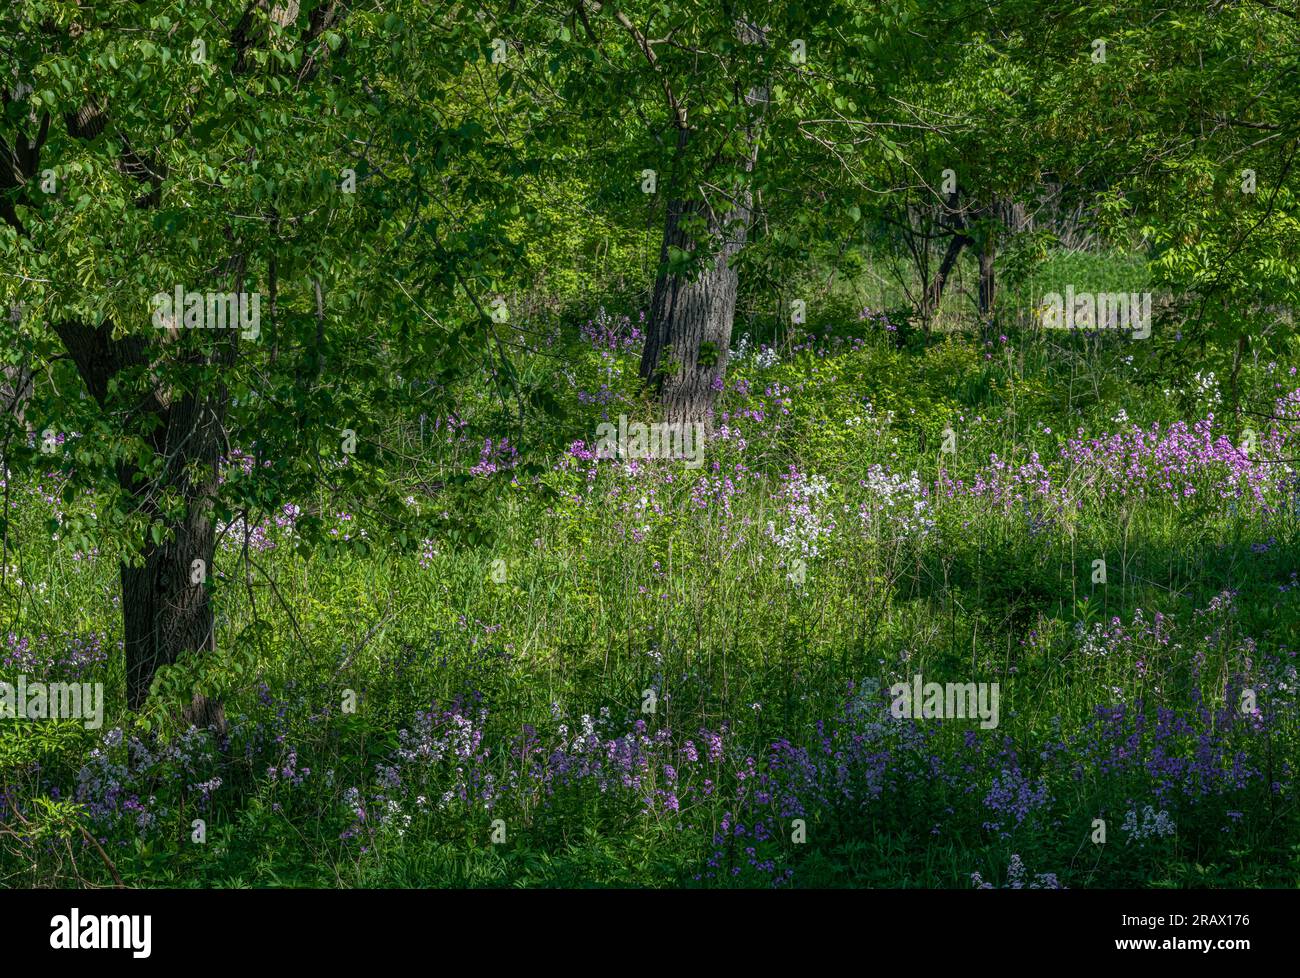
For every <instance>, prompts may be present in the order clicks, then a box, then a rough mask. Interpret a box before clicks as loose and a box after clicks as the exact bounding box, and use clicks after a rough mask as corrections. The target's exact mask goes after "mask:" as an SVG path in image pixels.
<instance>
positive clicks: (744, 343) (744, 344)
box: [727, 333, 781, 370]
mask: <svg viewBox="0 0 1300 978" xmlns="http://www.w3.org/2000/svg"><path fill="white" fill-rule="evenodd" d="M746 359H749V360H752V361H753V363H754V365H755V366H756V367H759V368H761V369H763V370H767V369H768V368H770V367H775V366H776V365H777V364H779V363H780V362H781V358H780V356H778V355H777V352H776V350H775V349H773V348H772V347H770V346H766V345H764V346H761V347H759V348H758V349H750V342H749V334H748V333H746V334H745V335H744V336H742V337H741V338H740V342H739V343H737V344H736V346H735V348H734V349H732V351H731V352H730V354H728V356H727V362H728V363H736V362H738V361H743V360H746Z"/></svg>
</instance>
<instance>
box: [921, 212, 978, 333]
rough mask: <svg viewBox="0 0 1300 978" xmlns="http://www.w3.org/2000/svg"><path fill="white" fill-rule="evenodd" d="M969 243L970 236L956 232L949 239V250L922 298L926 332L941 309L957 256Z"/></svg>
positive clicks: (922, 314)
mask: <svg viewBox="0 0 1300 978" xmlns="http://www.w3.org/2000/svg"><path fill="white" fill-rule="evenodd" d="M968 244H970V238H968V237H966V235H964V234H961V233H957V234H954V235H953V236H952V237H951V238H950V239H949V240H948V250H947V251H946V252H944V255H943V261H941V262H940V263H939V268H938V270H937V271H936V272H935V273H934V278H933V279H932V280H931V281H930V284H929V285H928V286H926V289H925V295H924V296H923V297H922V298H921V318H922V319H923V320H924V321H925V330H926V333H929V331H930V322H931V320H932V319H933V318H934V315H935V313H937V312H938V311H939V302H940V300H942V299H943V289H944V286H946V285H947V284H948V277H949V276H950V275H951V274H952V269H953V266H954V265H956V264H957V258H958V257H959V256H960V255H961V251H962V249H963V248H965V247H966V246H967V245H968Z"/></svg>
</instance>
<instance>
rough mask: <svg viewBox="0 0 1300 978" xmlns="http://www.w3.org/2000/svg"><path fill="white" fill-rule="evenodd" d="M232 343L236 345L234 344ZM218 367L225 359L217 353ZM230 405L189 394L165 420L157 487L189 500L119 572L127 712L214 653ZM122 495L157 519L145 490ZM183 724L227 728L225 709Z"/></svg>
mask: <svg viewBox="0 0 1300 978" xmlns="http://www.w3.org/2000/svg"><path fill="white" fill-rule="evenodd" d="M228 343H230V344H231V345H233V338H232V339H231V340H229V341H228ZM223 352H224V351H223ZM227 356H229V354H227ZM204 359H205V360H206V359H208V358H207V357H204ZM221 359H225V357H221V355H220V353H219V354H218V360H221ZM227 402H228V397H227V392H226V391H225V390H224V388H218V389H215V390H210V391H208V392H207V393H185V394H181V395H179V396H177V397H176V398H175V400H173V401H172V402H171V404H170V405H169V407H168V410H167V412H166V419H167V423H166V429H165V434H164V435H163V438H164V443H163V446H162V453H163V455H164V457H165V458H166V459H167V460H168V462H167V465H166V468H165V469H164V471H163V473H162V475H161V477H160V479H159V481H160V482H161V483H162V485H163V486H164V487H165V488H166V489H167V490H169V491H170V492H171V493H174V494H175V495H177V496H179V498H181V499H182V500H184V511H183V513H182V515H181V516H180V518H179V519H178V520H168V521H166V522H167V527H168V529H169V530H170V531H171V534H172V535H171V536H170V538H166V539H164V540H163V541H162V542H161V543H157V544H154V543H149V544H147V545H146V547H145V548H144V550H143V552H142V554H141V558H142V563H137V565H136V566H131V565H130V564H128V563H123V565H122V567H121V578H122V625H123V640H124V645H125V647H126V690H127V705H128V706H129V707H130V708H131V709H133V710H137V709H139V708H140V707H141V706H143V705H144V702H145V700H146V699H147V698H148V695H149V687H150V685H151V684H152V683H153V678H154V675H155V674H156V673H157V671H158V669H159V667H160V666H164V665H170V664H172V663H174V662H176V660H177V659H178V658H180V656H181V655H182V654H183V653H185V652H208V651H212V650H214V649H215V648H216V630H215V624H214V621H213V613H212V603H211V601H210V600H209V596H208V579H209V575H210V574H211V573H212V563H213V555H214V551H215V544H216V537H215V530H214V526H213V523H212V500H213V499H214V498H215V497H216V493H217V471H218V465H219V461H220V456H221V449H222V446H223V444H224V436H223V434H222V426H223V424H224V419H225V415H226V405H227ZM128 478H130V477H128ZM123 488H124V489H128V491H130V492H131V493H132V495H133V496H134V497H135V498H136V499H137V500H138V501H139V502H140V507H141V510H142V511H143V512H146V513H149V514H150V515H151V516H152V517H154V518H155V519H159V518H160V514H159V513H158V512H157V511H156V510H155V509H154V508H153V506H152V503H151V502H150V501H149V499H148V498H147V497H145V498H142V496H143V493H144V492H145V491H146V490H145V488H144V487H142V486H140V485H139V484H136V485H133V486H130V487H127V486H125V485H124V486H123ZM149 491H152V487H150V490H149ZM196 561H202V564H196ZM184 717H185V719H187V720H189V721H190V722H191V723H194V724H195V725H196V726H200V727H202V726H208V725H209V724H212V725H215V726H217V727H218V728H223V727H224V725H225V723H224V716H223V715H222V710H221V707H220V705H219V704H217V703H215V702H213V701H210V700H208V699H207V698H206V697H205V696H203V695H201V694H200V695H195V697H194V700H193V701H192V702H191V704H190V705H189V707H188V708H187V709H186V710H185V713H184Z"/></svg>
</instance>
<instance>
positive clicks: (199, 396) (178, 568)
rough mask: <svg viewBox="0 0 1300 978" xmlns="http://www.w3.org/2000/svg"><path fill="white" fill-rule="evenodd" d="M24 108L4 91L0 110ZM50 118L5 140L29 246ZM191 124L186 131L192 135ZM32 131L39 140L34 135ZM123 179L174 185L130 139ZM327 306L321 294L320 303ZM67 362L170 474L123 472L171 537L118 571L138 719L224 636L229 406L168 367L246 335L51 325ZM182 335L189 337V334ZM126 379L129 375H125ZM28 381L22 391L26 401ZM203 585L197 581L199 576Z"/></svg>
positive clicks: (207, 721) (92, 127)
mask: <svg viewBox="0 0 1300 978" xmlns="http://www.w3.org/2000/svg"><path fill="white" fill-rule="evenodd" d="M267 3H268V0H250V2H249V3H248V5H247V6H246V8H245V11H244V15H243V17H242V18H241V19H240V21H239V22H238V24H237V25H236V26H235V29H234V31H233V32H232V35H231V41H232V43H233V45H234V47H235V49H236V59H235V64H234V73H235V74H236V75H239V74H242V73H244V72H245V71H246V70H247V69H248V68H249V67H251V65H252V62H251V60H250V59H249V52H250V49H251V47H252V46H254V45H255V44H258V43H261V41H263V40H264V39H265V32H263V31H260V29H255V28H257V24H258V21H257V19H256V17H255V16H254V14H255V12H256V11H257V10H265V9H266V8H267ZM299 6H300V5H299V4H298V3H297V2H295V0H285V2H283V3H277V4H276V6H275V7H274V9H273V10H272V12H271V13H272V19H274V20H275V21H276V23H278V24H280V25H281V26H287V25H289V24H292V23H294V22H296V20H297V18H298V12H299ZM339 16H340V14H339V7H338V3H337V0H328V2H324V3H321V4H319V5H317V6H316V7H315V8H313V10H312V12H311V15H310V18H309V22H308V24H307V25H306V27H305V28H304V29H303V31H302V33H301V46H302V48H303V54H304V58H303V63H302V67H301V68H300V69H299V70H298V72H297V81H298V82H299V83H302V82H304V81H306V80H308V79H310V78H312V77H314V76H315V74H316V73H317V72H318V71H319V70H320V67H321V65H322V64H323V63H324V62H325V61H326V59H328V58H329V57H330V52H329V49H328V47H327V46H326V45H325V44H324V42H323V41H322V39H321V36H322V34H323V32H324V31H325V30H326V29H327V28H328V27H329V26H331V25H332V24H333V23H335V22H336V20H337V19H338V17H339ZM20 97H22V95H21V93H19V92H13V93H11V92H10V91H8V89H0V102H2V103H3V104H4V105H6V106H7V105H8V103H9V102H10V101H13V100H14V99H16V98H20ZM50 121H51V120H50V116H49V114H48V113H45V114H43V115H42V116H40V117H39V118H37V117H36V116H35V114H34V113H33V114H31V115H30V116H29V117H28V119H27V122H28V124H29V126H28V127H24V126H23V125H22V124H20V125H19V126H18V128H17V131H15V132H13V133H5V134H3V136H0V220H3V221H5V223H7V224H8V225H9V226H11V227H12V228H13V229H14V230H15V231H17V232H18V233H19V234H20V235H24V234H26V228H25V227H24V226H23V224H22V222H21V221H20V220H19V218H18V215H17V211H16V209H15V203H16V202H20V201H21V200H22V197H23V195H24V194H25V193H26V192H27V188H28V187H29V186H30V184H31V182H32V180H33V178H34V176H35V174H36V173H37V172H38V171H39V167H40V156H41V150H42V148H43V147H44V145H45V142H46V139H47V137H48V134H49V128H50ZM63 121H64V124H65V126H66V128H67V131H68V135H69V136H70V137H72V138H73V139H94V138H96V137H98V136H100V135H101V134H102V133H104V132H105V131H106V130H107V129H109V128H110V125H111V118H110V106H109V105H108V103H107V101H106V100H105V99H102V98H99V97H96V96H94V95H91V96H90V97H88V98H87V99H86V101H85V102H84V103H83V104H82V106H81V107H80V108H79V109H78V110H77V111H75V112H71V113H68V114H67V115H66V116H65V117H64V120H63ZM186 124H187V123H181V124H180V128H181V129H182V130H183V129H184V127H185V125H186ZM26 128H30V130H31V134H30V135H29V134H28V131H26ZM115 138H116V139H117V146H118V160H117V165H118V169H119V170H120V171H121V172H122V173H123V174H125V175H126V176H128V177H130V178H132V179H133V180H135V181H136V182H137V183H139V184H140V185H142V187H143V189H144V193H143V194H142V195H141V196H140V197H138V198H137V199H136V200H135V206H136V207H139V208H154V207H157V206H158V205H159V203H160V200H161V191H162V187H163V184H164V183H165V181H166V179H167V176H168V173H167V169H166V168H165V167H164V166H163V165H162V164H161V163H160V162H159V161H158V160H155V159H153V158H151V157H150V156H148V155H145V154H144V153H142V152H140V151H138V150H136V149H135V148H133V147H132V146H131V145H130V143H129V142H128V141H127V139H126V137H125V136H124V135H122V134H120V133H118V134H116V136H115ZM217 271H218V272H222V271H224V272H225V273H227V274H229V275H230V277H231V279H232V280H233V285H234V291H243V286H244V284H245V282H244V280H245V272H246V267H245V259H244V257H242V256H238V255H236V256H234V257H232V258H231V259H230V261H229V262H228V263H226V265H225V266H224V269H218V270H217ZM318 296H319V293H318ZM53 329H54V332H55V333H56V334H57V335H58V337H59V339H60V341H61V342H62V344H63V346H64V348H65V349H66V351H67V353H68V356H69V357H70V358H71V360H72V361H73V363H74V364H75V366H76V368H77V372H78V374H79V375H80V377H81V379H82V382H83V383H84V384H85V386H86V391H87V393H88V394H89V395H90V396H91V397H93V398H94V399H95V401H96V402H97V403H98V404H99V406H100V407H101V408H103V409H105V410H106V411H108V412H112V413H114V414H116V415H118V416H119V417H120V418H121V419H122V422H123V425H124V427H125V429H126V430H137V425H138V423H139V422H140V421H142V420H146V421H149V422H151V423H147V424H144V425H142V426H140V427H139V428H138V430H142V431H147V432H148V434H147V435H146V436H145V437H146V440H147V441H148V443H149V446H150V448H151V449H152V451H153V452H154V453H155V456H156V457H157V458H158V459H160V460H161V462H162V471H161V472H160V473H158V474H157V475H156V476H155V477H154V478H152V479H150V480H148V481H146V480H145V478H144V477H143V475H142V473H141V472H140V471H139V470H138V469H137V468H135V467H134V466H133V465H130V464H128V463H120V464H119V465H118V468H117V472H116V476H117V480H118V484H119V486H120V487H121V489H122V491H123V492H124V493H126V494H127V495H128V496H129V497H130V498H131V499H132V500H133V501H134V503H135V505H136V507H137V509H138V512H139V513H141V514H142V515H144V516H146V517H148V518H149V521H150V523H151V524H154V525H162V526H163V527H164V528H165V530H166V531H167V535H166V536H165V537H164V538H163V539H162V541H161V542H157V543H155V542H153V540H152V539H150V540H149V541H146V543H145V545H144V546H143V547H142V548H141V549H140V550H139V552H138V555H137V557H136V559H134V560H131V561H124V562H123V563H122V565H121V567H120V569H119V573H120V577H121V584H122V625H123V639H124V643H123V644H124V645H125V650H126V676H127V702H128V705H129V706H130V708H131V709H139V708H140V707H141V706H143V705H144V702H145V700H146V699H147V697H148V694H149V688H150V686H151V685H152V683H153V678H154V676H155V675H156V673H157V671H158V669H159V667H161V666H164V665H168V664H171V663H174V662H176V661H177V659H179V658H180V656H181V655H183V654H184V653H186V652H191V651H193V652H204V651H211V650H212V649H213V648H214V646H215V627H214V618H213V609H212V603H211V601H210V598H209V594H208V587H207V583H206V582H207V579H208V576H209V575H210V574H211V573H212V566H213V556H214V550H215V534H214V527H213V523H212V507H213V501H214V499H215V496H216V492H217V485H218V479H217V472H218V465H219V462H220V458H221V453H222V451H223V449H224V448H225V445H226V440H225V430H224V425H225V419H226V412H227V406H228V405H229V401H230V395H229V391H228V389H226V387H225V385H224V384H219V383H217V384H213V383H210V382H203V383H193V384H191V383H188V382H183V381H181V380H180V378H179V376H175V375H173V374H172V373H170V371H156V370H155V368H156V367H158V366H160V365H161V363H162V361H164V360H166V361H167V365H168V367H169V368H175V369H176V370H178V371H180V373H181V374H184V373H185V372H186V371H194V372H196V373H206V372H207V371H208V369H209V368H211V367H216V368H217V369H218V371H220V370H221V369H222V368H228V367H229V366H230V365H231V364H233V363H234V361H235V356H236V353H237V349H238V337H239V333H238V331H237V330H233V329H231V330H223V331H220V332H221V333H222V334H224V335H219V336H211V337H208V336H201V337H196V336H193V335H191V336H179V335H177V331H173V332H172V334H171V335H170V337H167V336H164V335H163V334H160V333H159V332H158V331H154V330H150V331H148V333H147V335H141V334H140V333H138V332H135V333H131V332H128V333H127V334H126V335H123V336H119V337H116V338H115V337H114V336H113V331H114V324H113V322H112V321H111V320H105V321H103V322H101V323H100V324H98V325H91V324H90V323H87V322H80V321H65V322H60V323H55V324H53ZM180 332H181V333H185V332H188V331H185V330H181V331H180ZM139 368H147V369H146V373H148V374H156V375H159V376H161V377H162V379H161V380H158V381H156V382H155V383H154V385H153V386H151V387H146V388H143V389H136V390H133V391H131V392H129V393H128V392H124V391H122V390H119V391H118V392H117V393H116V394H112V395H110V387H111V385H112V383H113V381H114V380H115V379H119V378H122V377H124V376H127V375H128V373H129V374H134V373H137V372H138V370H139ZM124 372H128V373H124ZM21 381H22V378H17V379H16V380H15V383H16V386H17V387H18V388H19V390H20V391H21V390H22V387H23V384H22V382H21ZM164 496H165V497H169V498H173V499H179V500H181V501H182V505H181V512H180V513H179V515H177V514H175V513H174V512H163V511H162V509H161V507H160V503H159V500H160V499H161V498H162V497H164ZM196 560H201V561H202V562H203V565H202V567H203V575H202V578H203V579H202V581H196V580H195V579H194V576H192V573H193V569H194V562H195V561H196ZM195 576H197V575H195ZM183 715H184V718H185V719H187V720H188V721H189V722H191V723H194V724H196V725H198V726H207V725H215V726H217V727H219V728H220V727H224V725H225V720H224V716H223V712H222V709H221V706H220V704H219V703H217V702H215V701H213V700H209V699H208V698H206V697H205V696H203V695H202V694H197V695H195V697H194V698H193V700H192V702H191V703H190V704H189V705H188V707H187V708H186V709H185V710H184V714H183Z"/></svg>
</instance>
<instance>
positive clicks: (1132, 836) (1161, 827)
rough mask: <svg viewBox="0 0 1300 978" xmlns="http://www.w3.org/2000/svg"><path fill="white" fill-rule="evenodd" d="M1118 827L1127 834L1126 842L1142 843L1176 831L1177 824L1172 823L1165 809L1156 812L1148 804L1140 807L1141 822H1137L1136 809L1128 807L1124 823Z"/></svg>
mask: <svg viewBox="0 0 1300 978" xmlns="http://www.w3.org/2000/svg"><path fill="white" fill-rule="evenodd" d="M1119 828H1120V831H1121V832H1123V833H1125V834H1126V835H1127V836H1128V839H1127V840H1126V841H1127V842H1136V843H1137V844H1138V845H1142V843H1144V842H1145V841H1146V840H1147V839H1150V838H1153V837H1155V838H1164V837H1165V836H1168V835H1173V834H1174V833H1175V832H1176V831H1178V826H1177V825H1175V824H1174V821H1173V819H1171V818H1170V817H1169V813H1168V812H1167V811H1165V810H1164V809H1163V808H1162V809H1161V810H1160V811H1158V812H1157V811H1156V810H1155V809H1154V808H1152V807H1151V806H1150V805H1147V806H1146V807H1145V808H1143V809H1142V821H1141V823H1139V822H1138V813H1137V809H1136V808H1132V809H1129V812H1128V814H1127V815H1125V816H1124V824H1123V825H1121V826H1120V827H1119Z"/></svg>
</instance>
